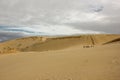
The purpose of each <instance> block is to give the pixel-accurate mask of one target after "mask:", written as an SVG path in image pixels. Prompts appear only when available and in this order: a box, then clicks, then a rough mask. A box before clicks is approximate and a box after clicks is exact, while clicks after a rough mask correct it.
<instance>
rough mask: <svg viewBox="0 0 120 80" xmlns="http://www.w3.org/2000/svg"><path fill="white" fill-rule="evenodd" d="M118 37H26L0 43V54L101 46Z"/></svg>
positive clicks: (119, 36) (118, 36)
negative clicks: (80, 46) (77, 46)
mask: <svg viewBox="0 0 120 80" xmlns="http://www.w3.org/2000/svg"><path fill="white" fill-rule="evenodd" d="M119 38H120V35H110V34H107V35H105V34H95V35H80V36H65V37H37V36H34V37H26V38H20V39H15V40H11V41H7V42H3V43H0V53H1V54H2V53H15V52H30V51H39V52H41V51H48V50H59V49H64V48H68V47H71V46H76V45H82V46H85V45H86V46H87V45H102V44H105V43H112V42H114V41H116V40H117V39H119Z"/></svg>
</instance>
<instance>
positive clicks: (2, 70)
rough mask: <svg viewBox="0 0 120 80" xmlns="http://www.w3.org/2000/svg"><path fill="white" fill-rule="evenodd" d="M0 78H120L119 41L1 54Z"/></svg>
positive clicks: (46, 79) (22, 79)
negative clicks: (90, 45) (86, 46)
mask: <svg viewBox="0 0 120 80" xmlns="http://www.w3.org/2000/svg"><path fill="white" fill-rule="evenodd" d="M0 80H120V44H111V45H104V46H95V47H94V48H83V47H82V46H73V47H70V48H67V49H63V50H57V51H46V52H28V53H27V52H24V53H18V54H8V55H1V56H0Z"/></svg>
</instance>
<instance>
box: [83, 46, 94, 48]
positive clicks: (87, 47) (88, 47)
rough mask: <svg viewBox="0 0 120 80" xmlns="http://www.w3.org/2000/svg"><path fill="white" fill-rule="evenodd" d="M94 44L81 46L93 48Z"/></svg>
mask: <svg viewBox="0 0 120 80" xmlns="http://www.w3.org/2000/svg"><path fill="white" fill-rule="evenodd" d="M93 47H94V46H93V45H86V46H83V48H93Z"/></svg>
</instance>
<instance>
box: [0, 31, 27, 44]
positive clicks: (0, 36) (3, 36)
mask: <svg viewBox="0 0 120 80" xmlns="http://www.w3.org/2000/svg"><path fill="white" fill-rule="evenodd" d="M24 36H25V35H24V34H22V33H12V32H3V31H0V42H3V41H7V40H11V39H16V38H20V37H24Z"/></svg>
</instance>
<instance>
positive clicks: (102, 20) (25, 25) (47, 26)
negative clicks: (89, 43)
mask: <svg viewBox="0 0 120 80" xmlns="http://www.w3.org/2000/svg"><path fill="white" fill-rule="evenodd" d="M119 25H120V0H0V41H4V40H8V39H13V38H18V37H24V36H34V35H72V34H89V33H91V34H93V33H97V34H99V33H112V34H120V26H119Z"/></svg>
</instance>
